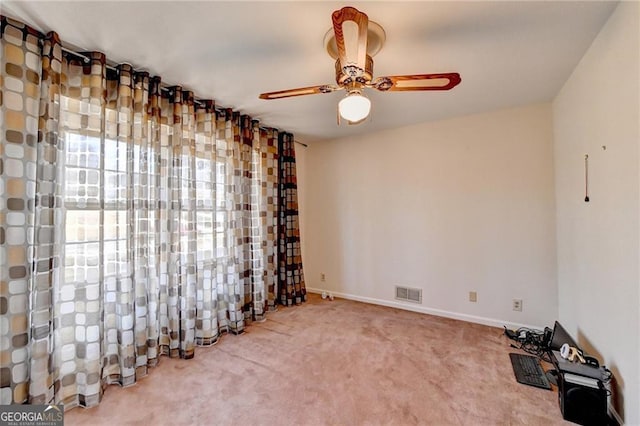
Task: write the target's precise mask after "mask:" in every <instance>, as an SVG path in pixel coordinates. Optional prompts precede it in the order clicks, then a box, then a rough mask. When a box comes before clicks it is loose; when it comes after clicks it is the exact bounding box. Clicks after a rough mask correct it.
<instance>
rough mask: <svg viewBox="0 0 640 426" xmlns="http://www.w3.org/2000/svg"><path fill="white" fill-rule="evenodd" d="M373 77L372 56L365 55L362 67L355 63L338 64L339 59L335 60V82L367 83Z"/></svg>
mask: <svg viewBox="0 0 640 426" xmlns="http://www.w3.org/2000/svg"><path fill="white" fill-rule="evenodd" d="M371 79H373V58H371V56H369V55H367V60H366V61H365V67H364V69H362V68H360V67H357V66H355V65H347V66H346V67H344V68H343V67H341V66H340V59H338V60H336V83H338V84H339V85H340V86H345V85H348V84H349V83H352V82H358V83H361V84H368V83H370V82H371Z"/></svg>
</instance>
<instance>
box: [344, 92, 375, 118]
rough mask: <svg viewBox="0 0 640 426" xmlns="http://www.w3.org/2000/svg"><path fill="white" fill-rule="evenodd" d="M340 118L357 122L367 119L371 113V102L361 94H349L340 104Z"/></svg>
mask: <svg viewBox="0 0 640 426" xmlns="http://www.w3.org/2000/svg"><path fill="white" fill-rule="evenodd" d="M338 111H339V112H340V117H342V118H344V119H345V120H347V121H352V122H357V121H360V120H363V119H365V118H367V116H368V115H369V112H370V111H371V101H370V100H369V98H367V97H365V96H363V95H362V94H361V93H358V92H354V93H349V94H348V95H347V96H346V97H344V98H343V99H342V100H341V101H340V102H339V103H338Z"/></svg>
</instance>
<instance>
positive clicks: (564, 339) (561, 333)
mask: <svg viewBox="0 0 640 426" xmlns="http://www.w3.org/2000/svg"><path fill="white" fill-rule="evenodd" d="M565 343H566V344H568V345H569V346H574V347H576V348H577V347H578V345H577V344H576V342H575V340H573V338H572V337H571V335H570V334H569V333H567V330H565V329H564V327H563V326H562V325H560V323H559V322H558V321H556V322H555V324H554V325H553V333H552V334H551V339H550V343H549V351H559V350H560V348H561V347H562V345H564V344H565Z"/></svg>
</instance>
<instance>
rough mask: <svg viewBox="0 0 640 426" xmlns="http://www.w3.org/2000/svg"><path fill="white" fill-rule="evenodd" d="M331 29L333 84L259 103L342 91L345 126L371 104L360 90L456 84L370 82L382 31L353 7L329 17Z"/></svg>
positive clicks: (453, 75)
mask: <svg viewBox="0 0 640 426" xmlns="http://www.w3.org/2000/svg"><path fill="white" fill-rule="evenodd" d="M331 23H332V24H333V27H332V28H331V29H329V31H327V34H326V35H325V36H324V45H325V48H326V50H327V52H328V53H329V55H330V56H331V57H332V58H333V59H335V72H336V84H322V85H319V86H308V87H299V88H297V89H288V90H279V91H277V92H267V93H262V94H260V99H282V98H290V97H293V96H305V95H315V94H320V93H332V92H336V91H338V90H345V91H346V92H347V96H346V97H344V98H343V99H342V100H340V102H338V114H337V118H338V125H339V124H340V118H343V119H344V120H346V121H348V123H349V124H358V123H361V122H363V121H364V120H365V119H366V118H367V117H368V116H369V113H370V112H371V101H370V100H369V99H368V98H367V97H365V96H364V94H363V92H364V90H365V89H366V90H369V89H375V90H378V91H380V92H409V91H422V90H451V89H453V88H454V87H456V86H457V85H458V84H460V81H461V79H460V74H458V73H457V72H446V73H436V74H408V75H388V76H382V77H377V78H374V74H373V56H374V55H375V54H376V53H378V52H379V51H380V49H382V46H383V45H384V42H385V39H386V34H385V32H384V29H383V28H382V27H381V26H380V24H377V23H375V22H373V21H370V20H369V17H368V16H367V14H366V13H363V12H360V11H359V10H358V9H356V8H354V7H350V6H347V7H343V8H342V9H340V10H336V11H334V12H333V13H332V14H331Z"/></svg>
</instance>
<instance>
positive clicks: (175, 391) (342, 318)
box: [65, 294, 569, 426]
mask: <svg viewBox="0 0 640 426" xmlns="http://www.w3.org/2000/svg"><path fill="white" fill-rule="evenodd" d="M513 351H515V350H514V349H513V348H510V347H509V342H508V340H507V339H506V338H505V337H504V336H503V335H502V330H501V329H497V328H491V327H486V326H481V325H476V324H470V323H465V322H460V321H455V320H450V319H445V318H439V317H434V316H429V315H423V314H418V313H413V312H408V311H401V310H397V309H392V308H386V307H381V306H376V305H368V304H363V303H358V302H352V301H348V300H342V299H336V300H334V301H329V300H322V299H321V298H320V297H319V296H318V295H314V294H312V295H310V300H309V301H308V302H307V303H305V304H304V305H302V306H299V307H295V308H280V310H279V311H278V312H275V313H272V314H270V316H268V319H267V321H266V322H264V323H260V324H255V323H254V324H252V325H251V326H249V327H248V329H247V332H246V333H245V334H243V335H241V336H232V335H229V336H224V337H223V338H222V340H221V341H220V342H219V343H218V344H217V345H215V346H213V347H210V348H199V349H198V350H197V351H196V356H195V358H194V359H192V360H180V359H170V358H162V360H161V362H160V364H159V366H158V367H156V368H155V369H153V370H151V373H150V374H149V375H148V376H147V377H145V378H143V379H142V380H140V381H139V382H138V383H137V384H136V385H134V386H131V387H128V388H119V387H117V386H113V387H110V388H108V389H107V391H106V392H105V395H104V398H103V400H102V403H101V404H100V405H99V406H98V407H95V408H90V409H84V408H75V409H73V410H70V411H68V412H66V413H65V424H66V425H68V426H69V425H76V424H86V425H98V424H104V425H107V424H109V425H114V424H115V425H124V424H130V425H149V424H155V425H169V424H171V425H261V424H264V425H329V424H330V425H379V424H380V425H383V424H384V425H392V424H393V425H412V424H433V425H474V426H475V425H498V424H499V425H506V424H509V425H516V424H523V425H553V424H569V423H566V422H564V421H563V420H562V415H561V414H560V410H559V408H558V402H557V392H555V388H554V391H553V392H552V391H547V390H543V389H537V388H533V387H530V386H525V385H521V384H519V383H517V382H516V380H515V378H514V376H513V372H512V370H511V364H510V361H509V352H513Z"/></svg>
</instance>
